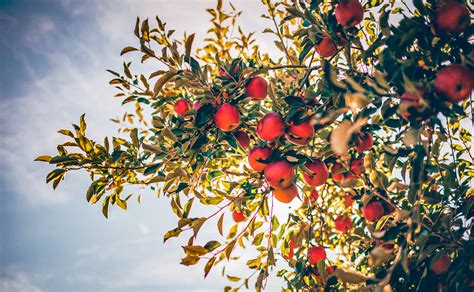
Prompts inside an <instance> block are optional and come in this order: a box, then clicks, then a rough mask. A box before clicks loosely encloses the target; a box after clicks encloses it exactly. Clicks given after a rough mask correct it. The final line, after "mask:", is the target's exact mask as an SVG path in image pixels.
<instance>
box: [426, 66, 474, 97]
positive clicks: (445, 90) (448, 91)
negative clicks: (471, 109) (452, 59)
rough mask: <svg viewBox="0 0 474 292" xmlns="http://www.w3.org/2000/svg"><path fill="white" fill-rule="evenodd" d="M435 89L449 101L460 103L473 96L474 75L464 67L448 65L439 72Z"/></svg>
mask: <svg viewBox="0 0 474 292" xmlns="http://www.w3.org/2000/svg"><path fill="white" fill-rule="evenodd" d="M434 87H435V89H436V91H437V92H438V93H440V94H442V95H444V96H445V97H446V99H447V100H448V101H450V102H460V101H463V100H464V99H466V98H468V97H469V95H470V94H471V92H472V90H473V88H474V74H473V73H472V72H471V70H469V69H468V68H466V67H465V66H463V65H457V64H453V65H448V66H446V67H444V68H443V69H441V71H439V73H438V76H436V80H435V81H434Z"/></svg>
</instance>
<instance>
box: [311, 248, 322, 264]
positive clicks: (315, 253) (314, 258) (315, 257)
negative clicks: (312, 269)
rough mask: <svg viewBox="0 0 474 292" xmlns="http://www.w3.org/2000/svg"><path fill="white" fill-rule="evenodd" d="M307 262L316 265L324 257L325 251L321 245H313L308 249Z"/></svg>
mask: <svg viewBox="0 0 474 292" xmlns="http://www.w3.org/2000/svg"><path fill="white" fill-rule="evenodd" d="M308 256H309V263H310V264H312V265H316V264H317V263H318V262H319V261H324V260H325V259H326V251H325V250H324V248H323V247H321V246H313V247H311V248H310V249H309V250H308Z"/></svg>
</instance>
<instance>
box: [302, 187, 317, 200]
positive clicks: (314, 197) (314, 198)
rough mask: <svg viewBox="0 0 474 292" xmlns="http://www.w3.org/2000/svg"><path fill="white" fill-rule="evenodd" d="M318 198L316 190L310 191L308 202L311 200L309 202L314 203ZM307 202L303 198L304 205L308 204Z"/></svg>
mask: <svg viewBox="0 0 474 292" xmlns="http://www.w3.org/2000/svg"><path fill="white" fill-rule="evenodd" d="M318 198H319V194H318V191H317V190H312V191H311V193H310V194H309V200H311V202H313V201H316V200H317V199H318ZM309 200H308V197H305V198H304V202H305V203H308V201H309Z"/></svg>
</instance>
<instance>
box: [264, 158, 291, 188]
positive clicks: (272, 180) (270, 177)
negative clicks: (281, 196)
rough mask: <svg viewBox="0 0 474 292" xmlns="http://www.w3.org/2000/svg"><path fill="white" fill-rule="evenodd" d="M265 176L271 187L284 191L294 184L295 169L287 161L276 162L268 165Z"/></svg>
mask: <svg viewBox="0 0 474 292" xmlns="http://www.w3.org/2000/svg"><path fill="white" fill-rule="evenodd" d="M264 174H265V179H266V180H267V182H268V184H269V185H270V186H272V187H274V188H276V189H284V188H287V187H289V186H291V184H292V183H293V179H294V178H295V169H294V168H293V166H291V164H290V163H288V162H287V161H276V162H272V163H270V164H268V165H267V167H266V168H265V170H264Z"/></svg>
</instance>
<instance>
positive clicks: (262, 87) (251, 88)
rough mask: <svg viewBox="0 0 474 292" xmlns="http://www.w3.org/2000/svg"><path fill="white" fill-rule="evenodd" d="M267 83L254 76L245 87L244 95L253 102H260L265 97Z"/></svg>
mask: <svg viewBox="0 0 474 292" xmlns="http://www.w3.org/2000/svg"><path fill="white" fill-rule="evenodd" d="M267 90H268V83H267V81H266V80H265V79H263V78H262V77H259V76H255V77H253V78H252V79H250V81H249V83H247V85H246V86H245V93H246V94H247V96H248V97H250V98H251V99H253V100H262V99H265V97H267Z"/></svg>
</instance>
